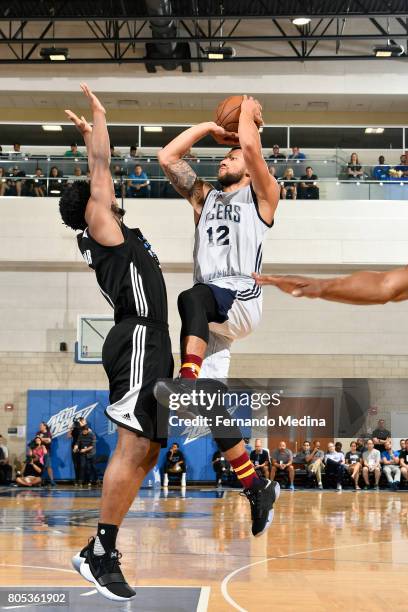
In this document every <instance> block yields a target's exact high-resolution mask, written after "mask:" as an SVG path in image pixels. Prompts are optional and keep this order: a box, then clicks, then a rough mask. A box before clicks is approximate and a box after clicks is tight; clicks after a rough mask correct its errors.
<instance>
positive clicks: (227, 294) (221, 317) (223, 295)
mask: <svg viewBox="0 0 408 612" xmlns="http://www.w3.org/2000/svg"><path fill="white" fill-rule="evenodd" d="M206 285H207V287H209V288H210V289H211V291H212V292H213V295H214V298H215V301H216V302H217V308H218V319H217V320H216V321H214V323H225V321H227V320H228V311H229V310H230V309H231V307H232V305H233V303H234V301H235V298H236V296H237V292H236V291H233V290H232V289H226V288H225V287H218V286H217V285H212V284H211V283H206Z"/></svg>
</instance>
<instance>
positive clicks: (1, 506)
mask: <svg viewBox="0 0 408 612" xmlns="http://www.w3.org/2000/svg"><path fill="white" fill-rule="evenodd" d="M99 496H100V491H99V490H96V491H94V490H91V491H87V490H79V491H78V490H74V489H72V488H65V487H58V489H56V490H51V491H48V490H31V491H29V490H21V489H9V488H2V489H0V550H1V556H0V586H1V587H2V589H1V591H2V598H1V604H2V605H0V609H20V608H22V609H24V610H31V609H32V610H34V607H33V606H26V605H15V606H10V605H5V604H4V601H5V600H4V593H5V592H8V591H10V590H12V587H17V586H24V587H30V586H31V587H35V588H36V589H41V588H42V587H44V588H45V587H48V589H49V590H52V588H56V587H60V588H62V587H76V588H72V590H71V591H70V593H71V601H72V604H71V606H70V608H69V609H70V610H84V609H87V611H88V610H91V609H96V608H98V610H99V612H101V611H102V610H107V609H116V610H122V609H123V610H140V611H141V612H153V611H155V612H160V611H164V610H166V612H170V611H171V612H193V611H194V612H195V611H196V610H198V611H199V612H205V610H209V611H210V612H221V611H224V610H241V611H249V612H252V611H254V612H265V611H269V610H271V611H272V610H278V609H280V610H283V611H284V612H286V611H296V612H299V610H300V609H306V610H312V609H313V610H317V611H319V612H325V611H330V612H336V611H341V612H344V611H351V610H352V611H353V612H358V611H361V612H376V611H381V612H383V611H384V610H385V609H388V610H392V611H393V612H399V611H401V612H403V611H404V612H406V611H407V610H408V580H407V575H408V571H407V570H408V554H407V551H408V491H407V492H406V491H401V492H397V493H391V492H388V491H380V492H374V491H367V492H359V493H354V492H352V491H343V492H342V493H337V492H331V491H323V492H318V491H295V492H294V493H291V492H288V491H283V492H282V494H281V497H280V499H279V501H278V503H277V504H276V511H275V520H274V524H273V526H272V527H271V529H270V530H269V531H268V533H267V535H265V536H262V537H260V538H257V539H254V538H253V537H252V536H251V535H250V522H249V507H248V503H247V501H246V499H245V498H243V497H242V496H240V495H239V494H238V491H235V490H234V491H227V492H221V493H219V492H218V491H216V490H201V489H199V488H191V489H189V488H188V489H187V492H186V496H185V498H183V497H182V496H181V492H180V490H172V489H170V491H169V493H168V496H167V497H164V494H163V491H160V490H159V491H151V490H149V491H142V492H141V496H140V497H139V499H138V500H136V502H135V503H134V505H133V506H132V509H131V511H130V513H129V515H128V517H127V518H126V520H125V522H124V524H123V527H122V529H121V532H120V537H119V542H118V544H119V549H120V550H121V551H122V553H123V559H122V562H123V569H124V573H125V575H126V577H127V578H128V580H129V583H130V584H132V585H136V587H137V586H139V587H140V588H139V589H138V598H137V599H136V600H135V601H134V602H131V604H127V605H126V606H122V605H121V604H112V606H110V605H109V602H107V601H106V600H105V599H103V598H102V597H101V596H99V595H97V594H95V593H94V591H93V589H92V588H91V585H89V583H86V582H84V580H83V579H82V578H81V577H80V576H79V575H78V574H77V573H76V572H74V571H73V570H72V568H71V565H70V559H71V556H72V555H73V554H74V553H75V552H77V551H78V550H79V549H80V548H82V546H84V544H85V543H86V541H87V538H88V536H89V535H92V534H93V533H94V527H95V525H96V521H97V508H98V502H99ZM164 587H172V588H168V589H165V588H164ZM174 587H178V588H174ZM72 593H73V595H72ZM85 597H86V599H84V598H85ZM75 601H78V602H79V603H78V602H77V603H75ZM84 602H86V603H84ZM35 608H36V609H37V610H38V609H44V610H47V611H50V610H51V609H54V608H51V607H42V606H35ZM64 609H67V608H62V607H61V608H60V607H58V608H57V607H55V610H58V611H61V612H62V611H63V610H64Z"/></svg>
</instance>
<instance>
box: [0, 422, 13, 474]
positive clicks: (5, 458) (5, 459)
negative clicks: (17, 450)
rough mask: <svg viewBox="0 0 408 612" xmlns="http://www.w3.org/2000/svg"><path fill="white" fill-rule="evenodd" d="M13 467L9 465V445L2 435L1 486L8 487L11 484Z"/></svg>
mask: <svg viewBox="0 0 408 612" xmlns="http://www.w3.org/2000/svg"><path fill="white" fill-rule="evenodd" d="M12 471H13V470H12V467H11V465H10V463H9V451H8V448H7V443H6V441H5V439H4V438H3V436H2V435H1V434H0V484H1V485H7V484H10V482H11V475H12Z"/></svg>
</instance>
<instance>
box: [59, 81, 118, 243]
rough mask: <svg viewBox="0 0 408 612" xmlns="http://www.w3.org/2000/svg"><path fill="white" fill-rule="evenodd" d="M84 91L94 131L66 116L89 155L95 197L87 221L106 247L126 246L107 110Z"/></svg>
mask: <svg viewBox="0 0 408 612" xmlns="http://www.w3.org/2000/svg"><path fill="white" fill-rule="evenodd" d="M81 89H82V91H83V92H84V94H85V95H86V97H87V98H88V101H89V104H90V107H91V110H92V115H93V127H92V128H91V129H89V128H90V126H89V124H87V122H86V120H85V119H84V117H82V118H81V119H78V117H76V115H74V113H72V112H71V111H66V113H67V115H68V116H69V117H70V119H71V120H72V121H73V122H74V123H75V125H76V126H77V128H78V129H79V130H80V132H81V133H82V135H83V137H84V140H85V144H86V147H87V152H88V160H89V161H88V165H89V170H90V173H91V196H90V198H89V201H88V204H87V207H86V210H85V219H86V222H87V224H88V227H89V231H90V234H91V236H92V238H94V239H95V240H96V241H97V242H99V243H100V244H102V245H104V246H117V245H119V244H122V242H123V234H122V231H121V228H120V224H119V222H118V220H117V218H116V217H115V215H114V213H113V211H112V204H115V202H116V199H115V194H114V188H113V181H112V176H111V172H110V142H109V134H108V129H107V126H106V117H105V109H104V107H103V106H102V104H101V102H100V101H99V100H98V98H97V97H96V96H95V94H93V93H92V91H91V90H90V89H89V87H88V86H87V85H86V83H81Z"/></svg>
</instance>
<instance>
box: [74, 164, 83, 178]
mask: <svg viewBox="0 0 408 612" xmlns="http://www.w3.org/2000/svg"><path fill="white" fill-rule="evenodd" d="M74 176H75V177H81V176H83V173H82V168H81V166H75V167H74Z"/></svg>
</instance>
